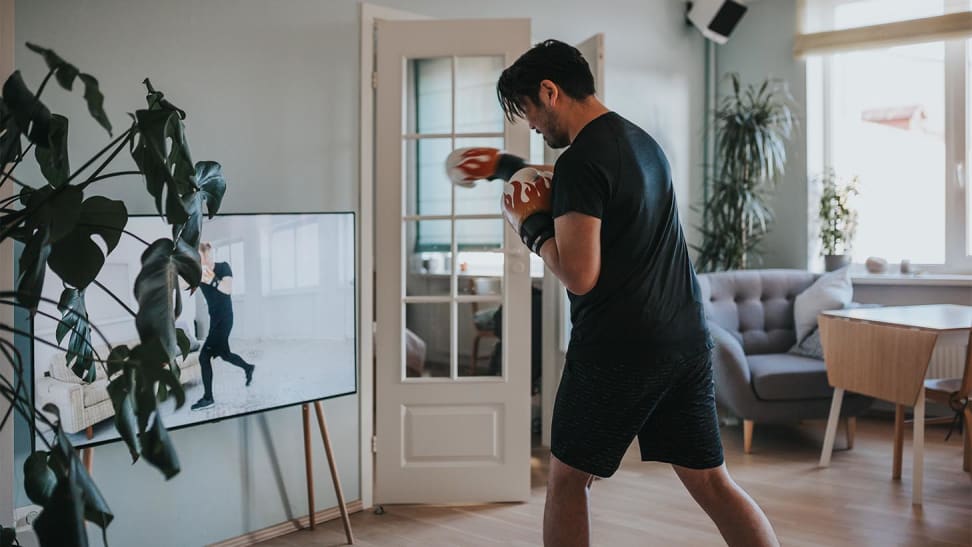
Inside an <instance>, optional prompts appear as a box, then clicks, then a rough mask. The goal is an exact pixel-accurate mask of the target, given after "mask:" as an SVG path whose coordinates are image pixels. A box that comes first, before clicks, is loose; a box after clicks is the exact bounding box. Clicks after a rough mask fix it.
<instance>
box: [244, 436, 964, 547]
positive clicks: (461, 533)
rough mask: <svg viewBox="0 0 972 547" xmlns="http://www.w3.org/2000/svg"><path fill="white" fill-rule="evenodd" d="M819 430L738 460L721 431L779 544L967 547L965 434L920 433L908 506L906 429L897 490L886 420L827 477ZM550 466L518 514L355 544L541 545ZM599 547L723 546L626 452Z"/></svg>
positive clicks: (329, 537) (660, 475)
mask: <svg viewBox="0 0 972 547" xmlns="http://www.w3.org/2000/svg"><path fill="white" fill-rule="evenodd" d="M823 429H824V423H823V422H806V423H804V424H802V425H800V426H760V425H759V424H756V430H755V436H754V441H753V453H752V454H751V455H748V456H747V455H744V454H743V453H742V428H741V427H727V428H724V429H723V431H722V435H723V443H724V445H725V452H726V460H727V463H728V465H729V470H730V472H731V473H732V475H733V476H734V477H735V479H736V481H737V482H739V483H740V484H741V485H742V486H743V487H744V488H745V489H746V490H747V491H748V492H749V493H750V494H751V495H752V496H753V497H754V498H755V499H756V500H757V502H758V503H759V504H760V505H761V506H762V507H763V508H764V510H765V511H766V513H767V514H768V515H769V517H770V520H771V521H772V522H773V525H774V527H775V528H776V531H777V533H778V534H779V536H780V538H781V540H782V543H783V545H785V546H808V547H809V546H820V545H847V546H858V547H861V546H879V545H880V546H905V545H908V546H911V545H914V546H946V545H961V546H965V547H969V546H972V476H970V474H968V473H964V472H962V443H961V438H960V433H958V432H956V433H955V434H953V436H952V438H951V440H950V441H949V442H948V443H945V442H944V437H945V433H946V431H947V427H945V426H928V428H927V429H926V434H925V442H926V452H925V504H924V506H923V507H921V508H917V507H913V506H912V504H911V452H910V446H911V445H910V427H909V431H908V432H907V433H906V444H905V460H904V461H905V465H904V473H903V477H902V480H901V481H892V480H891V454H892V447H891V435H892V422H891V421H890V420H887V419H880V418H864V419H860V420H859V423H858V428H857V438H856V441H855V446H854V449H853V450H850V451H847V450H841V449H842V448H843V446H844V444H843V443H844V437H843V435H839V437H838V441H837V443H836V449H835V451H834V457H833V462H832V464H831V467H830V468H827V469H820V468H818V467H817V461H818V459H819V457H820V446H821V442H822V439H823ZM547 461H548V456H547V452H546V451H545V450H543V449H538V450H536V451H535V453H534V461H533V471H534V472H533V495H532V497H531V499H530V501H529V502H527V503H523V504H490V505H477V506H423V505H388V506H385V508H384V509H385V514H383V515H376V514H374V512H373V511H372V510H366V511H362V512H359V513H356V514H354V515H352V516H351V523H352V527H353V529H354V533H355V539H356V545H359V546H362V547H372V546H378V545H380V546H402V547H438V546H463V547H467V546H468V547H478V546H498V545H512V546H536V545H540V543H541V536H540V522H541V516H542V514H543V502H544V495H545V488H544V483H545V473H546V468H547ZM591 504H592V535H593V542H594V545H602V546H610V547H626V546H640V545H660V546H680V545H685V546H706V545H723V542H722V540H721V537H720V536H719V534H718V532H717V530H716V528H715V526H714V525H713V524H712V523H711V522H710V521H709V520H708V518H707V517H706V516H705V514H704V513H703V512H702V511H701V509H699V508H698V507H697V506H696V505H695V503H694V502H693V501H692V499H691V498H690V497H689V495H688V494H687V493H686V492H685V491H684V490H683V489H682V486H681V483H679V482H678V480H677V479H676V477H675V475H674V473H673V472H672V470H671V468H670V467H669V466H667V465H664V464H658V463H643V462H640V461H638V452H637V445H636V444H635V445H633V446H632V448H631V449H630V450H629V451H628V453H627V455H626V457H625V461H624V463H623V464H622V466H621V469H620V470H619V471H618V472H617V473H616V474H615V475H614V477H612V478H610V479H606V480H600V481H597V482H595V484H594V488H593V491H592V496H591ZM343 543H344V533H343V529H342V527H341V523H340V521H339V520H334V521H330V522H327V523H325V524H323V525H319V527H318V529H317V530H315V531H313V532H311V531H300V532H295V533H293V534H290V535H287V536H283V537H280V538H277V539H274V540H270V541H267V542H264V543H261V544H260V545H261V547H320V546H332V545H342V544H343Z"/></svg>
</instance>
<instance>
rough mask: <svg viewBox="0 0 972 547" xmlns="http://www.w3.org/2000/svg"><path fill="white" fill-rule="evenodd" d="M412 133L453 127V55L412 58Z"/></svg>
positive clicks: (409, 95) (407, 113)
mask: <svg viewBox="0 0 972 547" xmlns="http://www.w3.org/2000/svg"><path fill="white" fill-rule="evenodd" d="M405 78H406V82H405V89H407V90H408V92H407V94H406V104H405V118H406V122H405V123H406V125H405V127H406V129H405V130H406V132H408V133H450V132H451V131H452V58H451V57H443V58H438V59H412V60H410V61H409V63H408V69H407V72H406V76H405Z"/></svg>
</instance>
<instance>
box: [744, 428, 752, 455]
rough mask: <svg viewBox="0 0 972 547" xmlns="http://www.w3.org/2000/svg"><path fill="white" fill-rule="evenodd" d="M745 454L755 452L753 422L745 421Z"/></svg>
mask: <svg viewBox="0 0 972 547" xmlns="http://www.w3.org/2000/svg"><path fill="white" fill-rule="evenodd" d="M743 452H745V453H746V454H751V453H752V452H753V421H752V420H743Z"/></svg>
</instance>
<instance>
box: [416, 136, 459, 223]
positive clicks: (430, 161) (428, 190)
mask: <svg viewBox="0 0 972 547" xmlns="http://www.w3.org/2000/svg"><path fill="white" fill-rule="evenodd" d="M450 152H452V144H451V141H450V140H449V139H421V140H417V141H409V142H408V143H407V144H406V146H405V210H406V214H408V215H448V214H449V213H450V212H451V211H452V183H451V182H450V181H449V177H448V176H447V175H446V170H445V161H446V157H447V156H448V155H449V153H450Z"/></svg>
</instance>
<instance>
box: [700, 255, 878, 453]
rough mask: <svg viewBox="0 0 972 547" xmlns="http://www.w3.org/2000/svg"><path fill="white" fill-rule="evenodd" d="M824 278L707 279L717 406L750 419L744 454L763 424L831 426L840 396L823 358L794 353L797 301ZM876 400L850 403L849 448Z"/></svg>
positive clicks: (786, 274) (855, 398) (767, 274)
mask: <svg viewBox="0 0 972 547" xmlns="http://www.w3.org/2000/svg"><path fill="white" fill-rule="evenodd" d="M816 278H817V276H816V275H815V274H813V273H811V272H806V271H803V270H743V271H730V272H717V273H708V274H700V275H699V286H700V288H701V290H702V303H703V307H704V308H705V315H706V319H707V320H708V325H709V330H710V332H711V334H712V338H713V340H714V341H715V349H713V350H712V366H713V372H714V376H715V385H716V389H715V392H716V401H717V402H718V403H719V405H720V406H721V407H723V408H725V409H728V410H729V411H730V412H731V413H732V414H734V415H735V416H738V417H739V418H741V419H742V420H743V450H744V451H745V453H747V454H749V453H750V452H751V451H752V443H753V428H754V424H755V423H756V422H760V423H795V422H799V421H800V420H811V419H826V418H827V416H828V415H829V413H830V402H831V398H832V396H833V389H832V388H831V387H830V384H829V383H828V382H827V368H826V366H825V365H824V362H823V361H822V360H819V359H813V358H809V357H802V356H798V355H791V354H789V353H787V352H788V351H789V349H790V348H791V347H793V345H794V344H795V343H796V331H795V327H794V321H793V301H794V299H795V298H796V296H797V295H798V294H800V293H801V292H803V291H804V290H805V289H806V288H807V287H809V286H810V285H812V284H813V282H814V281H815V280H816ZM871 402H872V400H871V399H870V398H869V397H864V396H861V395H856V394H848V395H847V396H846V397H845V398H844V404H843V405H842V408H841V416H842V417H843V418H844V427H845V431H846V434H847V446H848V448H851V447H853V444H854V430H855V425H856V423H855V420H854V417H855V416H858V415H860V414H862V413H863V412H864V411H865V410H867V409H868V407H870V405H871Z"/></svg>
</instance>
